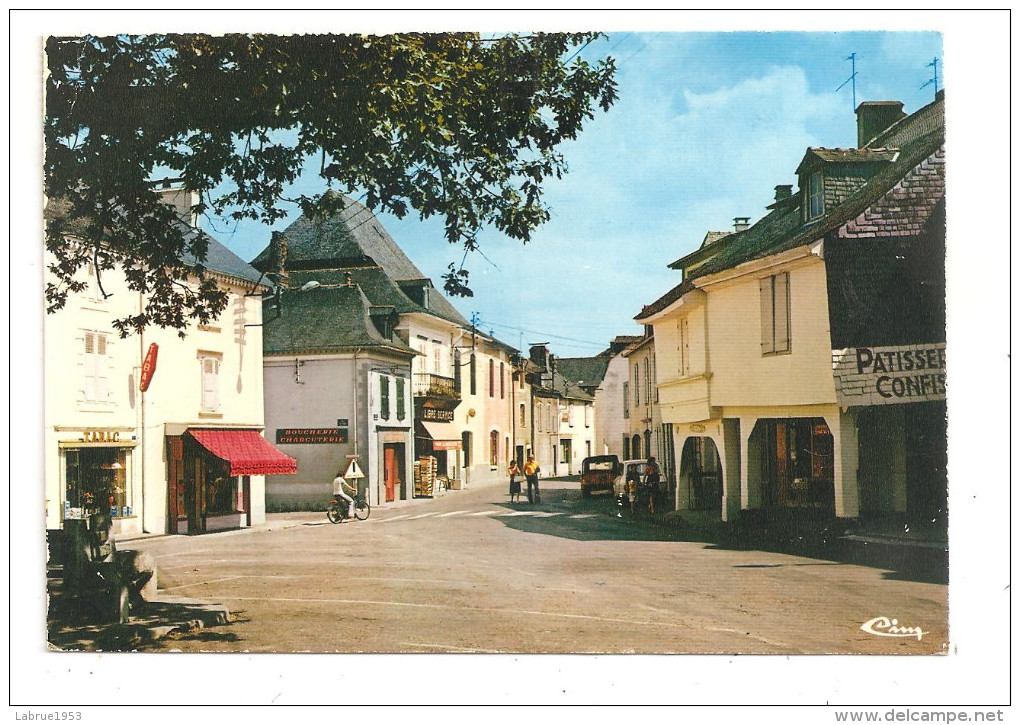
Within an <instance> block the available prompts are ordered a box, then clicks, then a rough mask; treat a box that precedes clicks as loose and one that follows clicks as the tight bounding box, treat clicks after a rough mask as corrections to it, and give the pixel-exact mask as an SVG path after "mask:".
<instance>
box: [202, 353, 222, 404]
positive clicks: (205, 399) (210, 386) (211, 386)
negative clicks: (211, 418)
mask: <svg viewBox="0 0 1020 725" xmlns="http://www.w3.org/2000/svg"><path fill="white" fill-rule="evenodd" d="M199 361H200V362H201V364H202V410H206V411H216V410H219V409H220V364H221V362H222V356H220V355H208V354H207V355H202V356H201V357H200V358H199Z"/></svg>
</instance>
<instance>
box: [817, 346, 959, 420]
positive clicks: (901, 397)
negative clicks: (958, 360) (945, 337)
mask: <svg viewBox="0 0 1020 725" xmlns="http://www.w3.org/2000/svg"><path fill="white" fill-rule="evenodd" d="M832 372H833V377H834V378H835V381H836V401H837V402H838V403H839V405H840V406H842V407H850V406H860V405H895V404H898V403H923V402H926V401H932V400H945V399H946V344H945V343H944V342H941V343H933V344H930V345H898V346H887V347H851V348H847V349H845V350H833V351H832Z"/></svg>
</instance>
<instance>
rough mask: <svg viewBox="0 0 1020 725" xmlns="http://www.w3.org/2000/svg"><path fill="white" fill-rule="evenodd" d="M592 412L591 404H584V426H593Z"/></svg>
mask: <svg viewBox="0 0 1020 725" xmlns="http://www.w3.org/2000/svg"><path fill="white" fill-rule="evenodd" d="M591 413H592V409H591V406H590V405H586V406H584V427H585V428H591ZM589 455H590V454H589Z"/></svg>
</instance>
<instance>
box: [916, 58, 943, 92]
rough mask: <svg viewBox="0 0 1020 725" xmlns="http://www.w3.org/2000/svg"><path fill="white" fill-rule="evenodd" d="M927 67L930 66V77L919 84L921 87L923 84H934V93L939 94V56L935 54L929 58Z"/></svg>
mask: <svg viewBox="0 0 1020 725" xmlns="http://www.w3.org/2000/svg"><path fill="white" fill-rule="evenodd" d="M927 67H928V68H931V78H930V79H928V80H927V81H925V82H924V83H922V84H921V86H920V87H921V88H924V87H925V86H931V85H934V86H935V95H936V96H937V95H938V94H939V58H938V56H935V57H934V58H932V59H931V63H928V64H927Z"/></svg>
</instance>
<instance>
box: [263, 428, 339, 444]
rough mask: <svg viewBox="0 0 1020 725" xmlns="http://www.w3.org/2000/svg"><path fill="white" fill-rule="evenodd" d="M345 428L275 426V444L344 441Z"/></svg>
mask: <svg viewBox="0 0 1020 725" xmlns="http://www.w3.org/2000/svg"><path fill="white" fill-rule="evenodd" d="M347 435H348V429H347V428H277V429H276V442H277V444H283V443H286V444H291V445H293V444H296V443H346V442H347Z"/></svg>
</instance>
